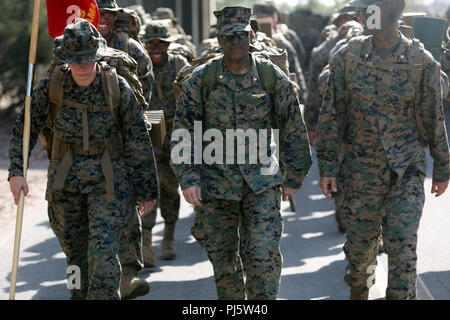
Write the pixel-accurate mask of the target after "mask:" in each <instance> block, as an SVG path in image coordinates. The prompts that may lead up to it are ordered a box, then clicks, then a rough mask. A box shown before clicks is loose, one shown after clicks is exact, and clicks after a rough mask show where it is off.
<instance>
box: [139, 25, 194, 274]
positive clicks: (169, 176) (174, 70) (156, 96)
mask: <svg viewBox="0 0 450 320" xmlns="http://www.w3.org/2000/svg"><path fill="white" fill-rule="evenodd" d="M142 41H143V42H144V43H145V46H146V48H147V50H148V54H149V56H150V58H151V59H152V62H153V67H154V69H153V70H154V73H155V84H154V86H153V93H152V100H151V101H150V110H163V111H164V119H165V124H166V132H167V133H166V136H165V138H164V142H163V145H162V146H161V147H157V148H155V156H156V161H157V168H158V180H159V184H160V189H161V199H160V200H159V201H158V205H157V206H155V207H154V208H153V210H152V212H151V213H150V214H149V215H148V216H145V217H143V218H142V228H143V254H144V264H145V266H146V267H154V266H155V262H156V258H155V254H154V251H153V247H152V228H153V227H154V225H155V222H156V214H157V207H159V208H160V209H161V216H162V217H163V219H164V223H165V227H164V238H163V240H162V258H163V259H168V260H170V259H174V258H175V256H176V248H175V242H174V232H175V223H176V222H177V220H178V216H179V210H180V195H179V194H178V180H177V177H176V176H175V173H174V172H173V171H172V168H171V167H170V136H171V133H172V126H173V118H174V116H175V109H176V105H175V94H174V87H173V82H174V81H175V78H176V75H177V74H178V72H179V71H180V70H181V69H182V68H183V67H184V66H187V65H189V62H188V61H187V60H186V59H185V58H184V57H183V56H182V55H176V54H172V53H170V52H168V51H167V50H168V48H169V45H170V43H171V41H173V37H171V36H170V35H169V30H168V28H167V27H166V26H165V25H164V24H161V23H158V22H157V21H155V22H152V23H150V24H148V25H147V26H146V29H145V34H144V36H143V38H142Z"/></svg>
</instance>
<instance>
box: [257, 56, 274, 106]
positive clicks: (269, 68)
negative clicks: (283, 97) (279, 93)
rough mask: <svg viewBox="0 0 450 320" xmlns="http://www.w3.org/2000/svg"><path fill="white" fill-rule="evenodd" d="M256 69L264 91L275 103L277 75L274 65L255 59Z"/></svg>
mask: <svg viewBox="0 0 450 320" xmlns="http://www.w3.org/2000/svg"><path fill="white" fill-rule="evenodd" d="M255 61H256V68H257V70H258V74H259V77H260V80H261V84H262V86H263V88H264V90H265V91H266V92H267V93H268V94H269V96H270V99H271V100H272V103H273V98H274V94H275V85H276V84H277V75H276V73H275V68H274V66H273V64H272V63H271V62H270V61H268V60H265V59H255Z"/></svg>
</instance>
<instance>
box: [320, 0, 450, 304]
mask: <svg viewBox="0 0 450 320" xmlns="http://www.w3.org/2000/svg"><path fill="white" fill-rule="evenodd" d="M358 2H359V5H360V6H361V7H362V8H363V9H364V8H367V6H369V5H371V4H377V5H379V6H381V7H382V8H381V10H382V12H387V14H386V16H387V17H389V16H391V17H392V18H391V20H389V18H384V19H383V15H382V30H385V29H387V28H389V29H388V30H392V32H397V39H398V42H397V44H395V43H394V44H389V45H390V46H392V47H391V48H390V49H384V50H383V49H381V48H378V47H376V43H375V40H376V39H379V37H380V33H378V32H380V31H378V30H375V31H371V32H372V34H373V35H369V36H362V37H356V38H354V39H352V40H350V41H349V43H348V44H347V45H346V46H344V47H343V48H342V49H341V50H339V51H338V52H337V54H336V55H335V56H334V57H333V59H332V60H331V62H330V71H331V74H330V79H329V82H328V88H327V91H326V94H325V97H324V100H323V104H322V107H321V111H320V117H319V123H318V132H317V143H316V150H317V156H318V159H319V169H320V175H321V181H320V186H321V187H322V190H323V192H324V194H325V195H326V196H327V198H331V192H335V191H336V190H343V191H344V194H345V199H344V205H345V206H346V208H345V215H344V224H345V228H346V238H347V241H346V243H345V246H344V251H345V255H346V257H347V261H348V267H347V272H346V275H345V281H346V283H347V284H348V285H349V286H350V287H351V290H350V298H351V299H367V298H368V292H369V288H370V287H371V286H372V285H373V283H374V271H375V270H374V267H375V266H376V264H377V259H376V257H377V252H378V237H379V235H380V232H381V224H382V220H383V219H384V222H383V240H384V252H386V253H387V254H388V265H389V270H388V287H387V291H386V298H387V299H414V298H416V277H417V275H416V261H417V255H416V245H417V230H418V227H419V221H420V217H421V215H422V209H423V204H424V200H425V195H424V189H423V182H424V178H425V172H426V155H425V151H424V147H423V144H422V139H421V138H420V130H419V129H418V125H417V123H418V122H417V118H416V116H415V112H414V110H415V108H414V105H415V103H417V102H416V101H420V108H421V109H420V110H421V117H420V119H421V121H422V124H423V127H424V135H425V136H426V138H427V139H428V142H429V148H430V152H431V155H432V157H433V159H434V163H433V190H432V192H433V193H436V195H437V196H439V195H441V194H442V193H443V192H444V191H445V189H446V187H447V185H448V180H449V176H450V168H449V162H450V161H449V149H448V141H447V135H446V129H445V124H444V114H443V109H442V99H441V92H440V90H441V88H440V75H439V64H438V63H437V62H436V61H435V60H434V59H433V57H432V55H431V54H430V53H429V52H428V51H426V50H422V49H418V48H416V45H415V44H413V41H411V40H409V39H407V38H406V37H404V36H403V35H402V34H401V33H400V32H398V31H397V30H396V22H397V21H396V18H398V17H399V16H400V13H401V10H402V9H403V7H404V2H403V1H402V0H393V1H389V2H379V1H376V0H360V1H358ZM390 14H392V15H390ZM377 36H378V38H375V37H377ZM394 39H395V38H394ZM385 45H386V46H387V45H388V44H385ZM422 59H423V60H422ZM417 61H423V64H422V68H423V69H422V73H421V79H419V80H417V79H415V77H417V74H416V73H415V72H413V75H415V76H413V75H411V74H410V72H409V71H408V70H415V68H414V66H413V64H416V63H417ZM346 66H347V68H346ZM374 66H375V67H374ZM346 69H347V72H346ZM419 74H420V73H419ZM417 81H420V82H418V83H420V84H419V85H416V82H417ZM416 89H417V90H416ZM342 147H343V149H344V159H343V161H342V163H341V164H340V165H339V162H338V155H339V152H340V150H341V148H342ZM336 178H337V183H336ZM336 184H337V188H336ZM330 186H331V187H330Z"/></svg>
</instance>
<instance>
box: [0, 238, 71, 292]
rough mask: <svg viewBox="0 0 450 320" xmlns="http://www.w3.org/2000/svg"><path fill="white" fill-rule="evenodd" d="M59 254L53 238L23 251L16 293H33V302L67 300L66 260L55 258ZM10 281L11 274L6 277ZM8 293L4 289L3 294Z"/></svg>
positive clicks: (58, 248) (59, 250)
mask: <svg viewBox="0 0 450 320" xmlns="http://www.w3.org/2000/svg"><path fill="white" fill-rule="evenodd" d="M25 236H26V235H25ZM60 252H61V248H60V246H59V243H58V240H57V239H56V238H54V237H52V238H49V239H47V240H45V241H43V242H41V243H39V244H37V245H35V246H32V247H29V248H27V249H26V250H24V251H23V252H22V255H23V256H24V257H22V258H21V259H20V260H21V263H20V264H21V265H22V266H19V269H18V274H17V285H16V293H21V292H27V291H33V292H34V291H35V292H36V293H35V294H34V295H33V296H32V298H31V299H33V300H49V299H68V298H69V291H68V289H67V285H66V274H65V270H66V259H65V258H58V257H56V256H57V255H58V254H59V253H60ZM32 254H34V255H32ZM10 279H11V273H9V274H8V277H7V280H8V281H10ZM61 282H62V283H61ZM8 291H9V288H6V289H5V292H8Z"/></svg>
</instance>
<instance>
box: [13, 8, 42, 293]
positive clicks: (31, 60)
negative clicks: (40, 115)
mask: <svg viewBox="0 0 450 320" xmlns="http://www.w3.org/2000/svg"><path fill="white" fill-rule="evenodd" d="M40 8H41V0H34V9H33V24H32V29H31V40H30V52H29V55H28V79H27V96H26V98H25V118H24V128H23V143H22V145H23V146H22V153H23V175H24V178H25V180H26V179H27V170H28V154H29V152H30V126H31V89H32V87H33V74H34V64H35V63H36V49H37V40H38V34H39V16H40ZM23 208H24V194H23V190H21V191H20V197H19V203H18V205H17V216H16V232H15V236H14V251H13V262H12V271H11V282H10V287H9V300H14V298H15V295H16V282H17V268H18V265H19V252H20V238H21V234H22V221H23Z"/></svg>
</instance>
